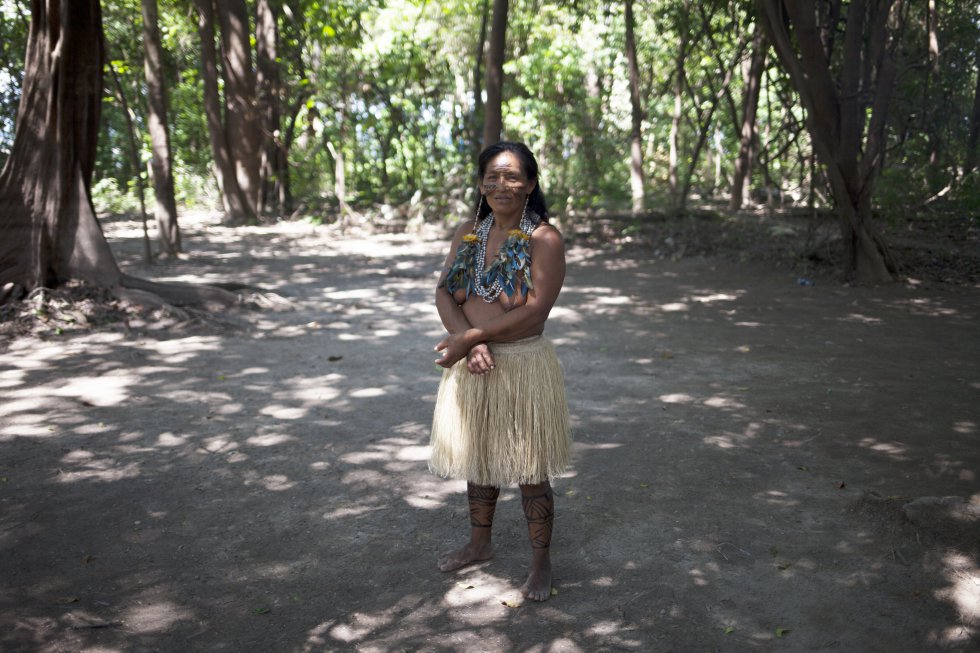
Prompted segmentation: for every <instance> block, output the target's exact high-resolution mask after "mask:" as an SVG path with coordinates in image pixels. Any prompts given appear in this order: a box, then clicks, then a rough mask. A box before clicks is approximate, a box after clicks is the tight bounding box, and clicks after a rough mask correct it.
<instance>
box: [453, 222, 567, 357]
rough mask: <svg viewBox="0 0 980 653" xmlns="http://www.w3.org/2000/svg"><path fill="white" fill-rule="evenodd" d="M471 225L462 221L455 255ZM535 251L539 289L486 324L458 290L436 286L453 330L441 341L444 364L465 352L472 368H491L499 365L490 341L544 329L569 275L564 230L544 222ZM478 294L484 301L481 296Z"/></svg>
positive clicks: (533, 273)
mask: <svg viewBox="0 0 980 653" xmlns="http://www.w3.org/2000/svg"><path fill="white" fill-rule="evenodd" d="M471 230H472V223H466V224H464V225H462V226H461V227H460V229H459V230H458V231H457V233H456V237H455V238H453V245H452V248H451V249H450V253H449V256H450V257H454V256H455V252H456V248H457V247H458V246H459V242H460V241H461V240H462V237H463V235H465V234H466V233H469V232H470V231H471ZM531 253H532V257H531V278H532V279H533V280H534V290H532V291H530V292H529V293H528V296H527V301H526V302H525V303H524V304H523V305H521V306H518V307H516V308H513V309H511V310H509V311H507V312H504V313H500V314H499V315H496V316H495V317H493V318H491V319H489V320H487V321H486V322H485V323H483V324H479V325H473V324H470V322H469V320H468V319H467V318H466V315H465V314H464V313H463V309H462V306H460V305H458V304H457V303H456V300H455V299H453V297H452V295H450V294H449V293H448V292H446V290H445V289H444V288H437V289H436V308H437V309H438V311H439V317H440V318H441V319H442V323H443V325H444V326H445V327H446V331H448V332H449V333H448V335H446V337H445V338H443V339H442V340H440V341H439V343H438V344H437V345H436V347H435V350H436V351H440V352H442V357H441V358H439V359H437V360H436V363H437V364H438V365H441V366H442V367H446V368H448V367H451V366H452V365H454V364H455V363H456V362H457V361H459V360H461V359H462V358H463V357H464V356H465V357H466V358H467V369H469V371H470V372H471V373H473V374H485V373H487V372H489V371H490V369H492V368H493V365H494V362H493V355H492V354H491V353H490V350H489V348H488V347H487V343H488V342H491V341H498V342H509V341H514V340H520V339H521V338H526V337H528V336H532V335H537V334H539V333H541V330H542V328H543V325H544V323H545V320H547V319H548V314H549V313H550V312H551V307H552V306H554V304H555V301H556V300H557V299H558V293H559V292H561V286H562V283H563V282H564V280H565V248H564V244H563V243H562V239H561V234H559V233H558V231H557V230H556V229H555V228H554V227H551V226H550V225H549V226H543V227H539V228H538V229H536V230H535V231H534V233H533V234H532V235H531ZM451 263H452V261H451V259H450V260H448V261H447V267H448V265H449V264H451ZM444 274H445V273H444ZM472 300H473V301H482V300H481V299H479V298H472Z"/></svg>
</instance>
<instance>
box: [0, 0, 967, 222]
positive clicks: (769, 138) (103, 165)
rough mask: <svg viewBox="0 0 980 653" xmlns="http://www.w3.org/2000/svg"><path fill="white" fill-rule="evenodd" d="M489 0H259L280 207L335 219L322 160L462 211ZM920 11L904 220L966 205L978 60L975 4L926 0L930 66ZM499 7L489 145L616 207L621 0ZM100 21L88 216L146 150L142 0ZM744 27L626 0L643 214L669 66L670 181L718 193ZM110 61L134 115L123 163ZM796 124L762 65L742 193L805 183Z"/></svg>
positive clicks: (7, 80)
mask: <svg viewBox="0 0 980 653" xmlns="http://www.w3.org/2000/svg"><path fill="white" fill-rule="evenodd" d="M158 2H159V10H160V30H161V36H162V40H163V45H164V49H165V51H166V60H165V62H164V64H165V65H164V67H165V76H166V84H167V88H168V93H169V111H170V123H171V124H170V129H171V143H172V147H173V153H174V165H175V173H176V174H175V179H176V184H177V195H178V201H180V202H181V203H183V204H185V205H187V204H191V205H198V204H200V205H205V206H216V205H217V204H218V197H217V193H216V190H215V184H214V179H213V174H212V160H211V146H210V139H209V132H208V127H207V123H206V120H205V116H204V111H203V109H202V105H203V100H202V94H203V83H202V80H201V70H200V44H199V42H198V34H197V25H196V21H197V12H196V9H195V7H194V3H192V2H190V1H189V0H158ZM250 4H251V5H252V6H253V7H254V3H250ZM490 4H491V3H488V2H487V1H486V0H335V1H332V2H324V1H323V0H292V1H290V2H279V1H276V2H273V6H274V7H275V8H276V12H277V19H278V29H279V44H278V48H279V49H278V61H277V63H278V65H279V67H280V71H281V75H282V80H283V85H282V86H283V91H282V96H281V97H280V98H279V99H280V100H281V104H282V116H281V123H280V126H279V132H278V137H279V139H280V142H282V143H283V146H284V147H285V148H287V149H288V156H289V170H290V187H291V190H292V193H293V196H294V197H295V201H296V203H297V204H298V205H301V206H303V207H305V213H306V214H308V215H309V216H311V219H316V220H323V221H330V220H332V219H334V218H335V217H336V214H337V212H338V210H339V207H340V202H339V198H338V197H337V190H338V189H337V185H336V179H335V166H336V158H335V157H336V156H341V157H342V158H343V161H344V164H345V165H344V173H345V182H346V185H345V188H344V192H345V198H344V199H345V200H346V202H347V203H348V204H350V205H353V206H355V207H370V206H373V205H378V204H381V205H392V204H405V203H409V202H412V208H411V209H410V210H411V211H414V212H415V214H424V215H425V216H426V217H427V218H428V219H444V220H449V221H452V220H454V219H456V218H458V217H460V216H458V215H456V213H458V212H459V211H460V206H468V205H469V204H470V203H471V202H470V200H471V199H472V192H473V186H474V183H473V182H474V179H473V176H472V175H473V167H474V154H475V141H476V140H477V139H478V138H479V137H480V133H481V125H480V124H479V122H480V114H479V109H480V99H479V98H477V97H476V96H475V94H474V68H475V65H476V58H477V52H478V47H479V45H480V44H479V43H478V41H479V37H480V27H481V21H482V20H483V19H484V18H485V16H484V12H485V11H487V10H488V8H489V6H490ZM925 7H926V3H905V7H904V8H903V13H902V15H901V17H900V18H901V20H900V21H896V22H895V24H896V25H901V26H902V29H903V30H904V31H903V32H902V33H901V34H900V39H901V40H900V46H901V47H897V48H896V49H895V52H896V54H897V55H898V57H899V60H898V62H897V63H898V68H899V71H900V74H899V78H898V84H897V87H896V91H895V94H894V101H893V106H892V110H891V112H890V114H889V116H890V122H889V129H888V132H887V137H888V143H889V148H888V154H887V158H886V160H885V164H884V167H883V169H882V171H881V178H880V183H878V185H877V191H876V196H875V204H876V206H877V207H878V209H879V210H880V211H881V212H883V213H884V214H885V215H898V214H901V213H902V212H903V211H907V210H908V207H914V206H918V205H920V204H921V203H922V202H923V201H924V200H925V199H927V198H929V197H931V196H933V195H935V194H936V193H938V192H940V191H941V190H942V189H944V188H946V187H949V188H950V189H951V190H950V192H949V193H948V194H947V196H948V197H949V198H955V200H956V201H957V202H961V203H962V205H963V206H975V202H976V198H977V196H978V192H977V190H976V186H977V183H976V178H977V175H976V173H974V175H973V176H972V177H969V178H967V179H965V180H964V179H962V165H963V161H964V160H965V158H966V151H965V144H966V142H967V140H968V139H967V136H968V133H969V129H970V119H969V117H970V112H971V107H972V102H973V100H974V97H973V95H974V92H975V89H976V75H977V66H976V62H977V60H978V56H980V53H978V47H977V43H978V42H980V9H977V8H976V7H972V6H966V5H958V4H956V3H937V7H938V11H939V16H938V30H937V34H938V41H939V44H940V49H941V54H940V59H939V65H938V68H936V67H933V66H932V65H931V64H930V59H929V53H928V49H927V48H928V38H927V33H926V24H927V22H926V15H925V12H926V9H925ZM28 10H29V7H28V3H26V2H25V0H0V162H2V158H3V156H4V154H5V151H6V149H7V148H9V145H10V143H11V140H12V137H13V124H12V120H13V116H14V115H15V114H16V105H17V98H18V94H19V89H20V75H21V74H22V69H23V51H24V47H25V43H26V38H27V17H28ZM509 16H510V18H509V25H508V33H507V50H508V53H507V64H506V68H505V79H504V136H505V137H506V138H509V139H513V140H523V141H526V142H527V143H528V144H529V145H530V146H531V148H532V149H533V150H534V151H535V153H536V154H537V155H538V158H539V162H540V163H541V167H542V186H543V188H544V189H545V191H546V193H547V195H548V199H549V203H550V204H551V206H552V208H553V209H556V210H558V211H559V212H560V211H563V210H564V209H565V208H566V207H567V208H577V209H585V208H609V209H623V208H626V207H628V206H629V203H630V188H629V158H630V153H629V137H630V117H631V104H630V95H629V84H628V77H627V67H626V56H625V43H624V33H625V16H624V9H623V5H622V3H599V2H595V1H593V0H584V1H581V2H575V3H568V2H540V1H536V2H533V3H511V6H510V13H509ZM486 18H489V16H486ZM103 20H104V29H105V34H106V43H107V48H108V58H109V60H110V61H111V67H110V69H109V70H107V78H106V87H107V89H108V92H107V95H106V98H105V101H104V104H103V117H102V121H103V122H102V131H101V135H100V141H99V151H98V157H97V173H96V179H97V183H96V187H95V189H94V190H93V192H94V194H95V196H96V199H97V202H98V203H99V205H100V208H104V209H106V210H125V211H131V210H135V209H136V208H137V207H138V203H137V201H136V197H135V191H134V188H135V182H136V178H137V175H140V174H143V175H144V176H145V175H146V162H147V161H148V159H149V154H150V152H149V138H148V136H147V135H146V124H145V107H146V98H145V84H144V81H143V75H144V73H143V47H142V31H141V25H142V15H141V11H140V0H115V1H114V2H111V3H110V2H103ZM754 23H755V18H754V16H753V13H752V6H751V3H747V2H744V1H740V0H736V1H731V0H729V1H728V2H724V1H721V0H713V1H712V2H699V3H678V2H673V1H670V0H647V1H646V2H644V3H642V4H640V5H637V6H636V25H635V35H636V43H637V50H638V53H637V54H638V59H639V67H640V77H641V80H640V84H641V89H642V93H641V95H642V103H643V111H644V121H643V141H644V148H643V154H644V166H645V173H646V179H647V194H648V198H649V199H650V200H651V201H648V205H649V206H651V207H655V206H657V205H660V204H667V203H668V202H670V201H671V199H672V198H670V197H669V191H668V171H669V169H670V163H671V162H670V154H671V153H670V147H669V143H670V135H671V129H672V121H673V117H674V111H675V108H674V106H675V97H674V92H675V87H676V84H677V82H678V71H679V65H680V64H683V76H682V77H681V78H680V81H681V82H682V84H681V86H682V93H681V98H680V99H681V109H680V122H679V125H678V129H679V133H678V137H677V142H678V146H679V147H678V151H677V152H676V157H677V165H678V168H679V174H680V176H681V177H682V182H683V181H688V182H689V183H690V186H691V187H692V188H695V189H698V190H699V192H700V194H701V195H704V196H707V195H709V194H711V193H716V194H717V193H720V194H721V195H722V196H723V195H724V194H725V193H726V192H727V190H728V186H729V180H730V177H731V175H732V172H733V161H734V158H735V153H736V152H737V150H738V146H739V134H740V128H741V125H740V124H739V120H740V113H741V110H742V107H741V99H742V96H743V93H744V88H743V84H744V82H743V75H742V71H743V66H744V65H745V63H746V60H747V57H748V54H749V48H748V45H749V44H748V39H749V38H750V37H751V35H752V34H753V31H754ZM682 41H683V42H684V43H685V46H684V50H683V59H682V60H679V58H678V57H679V54H681V52H682V51H681V49H680V44H681V42H682ZM483 64H484V66H485V64H486V60H485V57H484V59H483ZM834 65H835V66H843V65H848V62H843V61H835V62H834ZM110 71H111V73H113V74H115V75H117V76H118V78H119V82H120V85H121V86H122V90H123V93H125V95H126V99H127V101H128V102H129V105H130V109H131V112H132V119H133V122H134V125H135V128H136V130H137V134H138V140H139V143H138V148H139V153H138V156H139V161H138V162H136V163H134V162H133V161H132V160H131V156H130V146H129V134H128V128H127V123H126V116H125V114H124V113H123V107H122V103H121V102H120V101H119V99H118V98H117V97H116V96H115V95H116V92H115V83H114V81H113V77H112V76H111V74H110ZM483 77H484V78H483V83H484V84H485V82H486V79H485V73H483ZM726 78H730V80H729V81H730V83H729V86H728V88H727V89H725V88H723V87H722V82H723V81H724V80H725V79H726ZM804 119H805V115H804V112H803V110H802V108H801V107H800V105H799V101H798V99H797V98H796V96H795V94H794V93H793V91H792V89H791V87H790V85H789V83H788V80H787V77H786V76H785V74H783V72H782V71H781V70H780V67H779V64H778V62H777V61H775V60H774V57H773V56H770V58H769V60H768V63H767V66H766V71H765V75H764V82H763V88H762V94H761V98H760V103H759V110H758V120H757V123H758V124H757V128H758V133H759V143H758V159H757V160H758V165H757V166H756V168H755V172H754V184H755V185H757V186H766V187H775V188H781V189H784V190H786V189H793V188H802V187H807V188H808V187H809V183H810V182H809V174H810V170H809V161H810V158H811V155H812V151H811V150H812V148H811V145H810V142H809V139H808V137H807V135H806V131H805V129H803V121H804ZM699 141H703V144H702V145H701V147H700V149H698V144H699ZM692 162H694V163H693V165H692ZM688 175H689V177H688ZM467 193H469V194H467ZM716 196H717V195H716ZM423 206H424V207H426V208H425V209H424V210H423V209H422V208H421V207H423ZM385 215H387V213H385Z"/></svg>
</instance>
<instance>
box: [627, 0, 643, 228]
mask: <svg viewBox="0 0 980 653" xmlns="http://www.w3.org/2000/svg"><path fill="white" fill-rule="evenodd" d="M633 24H634V20H633V0H626V60H627V62H628V65H629V79H630V108H631V117H632V121H631V124H632V129H631V130H630V190H631V193H630V195H631V197H632V198H633V214H634V215H637V214H639V213H642V212H643V200H644V191H643V105H642V103H641V100H640V66H639V64H638V63H637V59H636V37H635V36H634V34H633Z"/></svg>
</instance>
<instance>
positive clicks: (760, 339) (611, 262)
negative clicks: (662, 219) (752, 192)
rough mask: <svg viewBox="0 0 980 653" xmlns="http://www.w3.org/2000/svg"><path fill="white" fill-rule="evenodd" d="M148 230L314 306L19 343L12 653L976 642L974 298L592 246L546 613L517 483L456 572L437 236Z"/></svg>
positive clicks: (297, 229)
mask: <svg viewBox="0 0 980 653" xmlns="http://www.w3.org/2000/svg"><path fill="white" fill-rule="evenodd" d="M129 229H132V230H133V232H134V233H137V234H138V232H137V231H135V229H134V228H132V225H127V224H124V223H123V224H119V225H117V227H116V230H115V232H113V231H112V229H110V236H112V237H113V241H114V243H115V246H116V247H117V251H119V252H120V257H121V258H122V259H123V260H124V261H125V262H126V264H127V266H128V269H129V270H131V271H136V272H137V273H139V274H146V275H151V276H154V277H157V278H162V279H182V280H202V279H210V280H224V281H227V280H234V281H237V282H241V283H244V284H249V285H253V286H256V287H261V288H263V289H266V290H272V291H275V292H277V293H279V294H281V295H282V296H283V297H285V298H287V299H288V300H289V302H290V303H291V306H292V309H291V310H288V311H278V312H271V311H267V312H254V313H248V314H245V315H244V316H243V318H242V319H243V320H244V321H246V322H248V323H249V325H250V326H249V328H248V329H243V330H239V331H233V332H226V331H222V330H209V329H207V328H204V327H202V328H200V329H197V330H196V331H194V330H192V331H187V330H166V329H154V328H153V325H136V326H133V325H130V328H129V329H128V330H126V329H123V328H121V327H120V328H118V329H112V328H108V329H103V330H101V331H96V332H91V333H86V332H79V333H72V334H69V335H66V336H63V337H56V338H50V339H48V340H44V341H42V340H38V339H27V338H25V339H19V340H17V341H15V342H13V343H11V345H10V347H9V348H8V349H7V351H6V352H5V353H3V354H0V578H2V579H3V580H2V583H0V648H2V650H4V651H39V652H47V651H63V650H78V651H221V650H226V651H283V652H302V651H341V650H357V651H471V650H472V651H541V652H543V651H615V650H635V651H703V650H720V651H743V650H757V649H758V650H769V649H773V650H776V649H778V650H781V651H782V650H788V651H814V650H824V649H827V650H841V651H896V650H921V651H930V650H937V651H940V650H943V651H945V650H948V651H968V650H976V646H977V645H978V644H980V569H978V565H980V541H978V535H977V533H978V531H977V529H976V528H975V526H976V524H977V523H980V522H971V521H970V519H972V515H974V514H976V511H980V494H978V493H977V492H978V491H977V487H978V478H977V474H978V464H977V462H978V461H980V444H978V438H977V433H978V429H980V413H978V409H977V406H978V405H980V402H978V399H980V337H978V335H977V331H976V327H975V325H976V319H977V315H976V310H977V307H978V306H980V302H978V301H977V299H978V291H977V289H970V288H949V287H945V286H941V285H935V286H932V287H924V286H922V285H919V286H906V285H895V286H892V287H886V288H870V289H866V288H846V287H841V286H839V285H834V284H829V283H828V284H822V283H821V284H818V285H816V286H808V287H802V286H798V285H797V284H796V283H795V277H788V276H786V275H784V274H782V273H773V272H772V271H769V270H765V269H762V268H759V267H753V266H752V265H749V264H741V265H739V264H736V263H733V262H719V261H715V260H712V259H689V260H682V261H677V262H646V261H643V260H642V259H640V258H638V257H635V256H631V257H624V256H614V255H610V254H608V253H607V254H603V253H599V252H597V251H594V250H588V249H578V248H573V249H572V250H571V251H570V252H569V261H570V268H569V269H570V274H569V278H568V280H567V283H566V288H565V290H564V292H563V294H562V297H561V299H560V301H559V306H558V307H557V308H556V309H555V311H554V313H553V316H552V320H551V321H550V322H549V331H548V332H549V335H550V337H551V338H552V339H553V340H554V341H555V342H556V343H557V345H558V349H559V353H560V356H561V357H562V360H563V363H564V366H565V370H566V376H567V386H568V392H569V399H570V403H571V408H572V413H573V420H574V435H575V439H576V446H575V461H574V466H573V468H572V469H571V470H570V471H569V473H568V475H567V476H566V477H565V478H563V479H561V480H559V481H557V482H556V483H555V488H556V493H557V494H558V505H557V508H558V522H557V526H556V538H555V541H554V548H553V556H554V561H555V565H556V574H557V577H556V589H557V592H558V593H557V595H556V596H554V597H553V598H552V599H551V600H550V601H549V602H547V603H545V604H541V605H537V604H535V605H529V604H522V603H521V602H520V600H519V594H518V592H517V588H518V587H519V586H520V584H521V582H522V581H523V576H522V574H523V573H525V564H526V561H527V558H528V556H529V550H528V547H527V545H526V543H525V539H524V538H525V535H524V525H523V521H522V520H523V517H522V514H521V511H520V506H519V502H518V497H517V492H516V490H515V489H514V488H510V489H505V490H504V492H503V494H502V503H501V506H500V508H499V509H498V512H497V514H498V518H497V525H496V529H495V543H496V548H497V556H496V558H495V559H494V560H492V561H490V562H487V563H482V564H481V565H478V566H475V567H472V568H469V569H466V570H463V571H461V572H459V573H456V574H448V575H443V574H439V573H438V572H437V571H435V566H434V565H435V560H436V558H437V555H438V554H439V553H440V552H442V551H444V550H447V549H449V548H451V547H453V546H454V545H456V543H457V542H458V541H459V539H460V538H461V537H462V536H463V535H464V534H465V531H466V529H467V524H468V519H467V514H466V509H465V506H464V504H463V496H462V492H461V491H462V488H463V486H462V484H461V483H459V482H453V481H443V480H441V479H438V478H436V477H433V476H431V475H430V474H428V472H427V469H426V463H425V460H426V455H427V449H426V445H427V439H428V422H429V418H430V414H431V410H432V403H433V400H434V394H435V390H436V387H437V384H438V378H439V373H438V370H437V368H436V366H435V365H434V364H433V363H432V360H433V359H434V358H435V356H434V354H433V353H432V351H431V349H432V345H433V344H434V342H435V341H436V340H438V338H439V337H440V334H441V327H440V325H439V323H438V319H437V317H436V315H435V312H434V310H433V309H432V307H431V298H432V290H431V286H432V282H433V274H434V271H435V270H436V269H437V268H438V266H439V265H440V264H441V258H442V256H443V255H444V252H442V248H443V244H442V243H440V242H435V241H430V240H427V239H420V238H412V237H408V236H397V235H387V236H373V237H363V238H348V239H338V238H336V237H335V236H334V235H333V234H332V232H329V231H327V230H324V229H318V228H315V227H312V226H309V225H305V226H304V225H297V224H291V225H279V226H276V227H266V228H255V229H251V230H244V231H242V230H238V231H234V230H224V229H222V228H219V227H216V226H214V225H208V224H202V225H200V226H199V228H198V231H197V233H195V232H194V230H193V229H192V230H191V233H190V238H189V239H188V240H189V242H191V243H194V244H195V248H194V249H192V251H191V252H190V253H189V255H188V258H187V259H186V260H183V261H180V262H176V263H171V264H167V265H161V266H156V267H155V268H154V269H152V270H149V269H143V268H141V266H140V265H139V264H138V263H137V262H136V259H135V258H134V257H135V255H136V254H138V252H139V251H140V250H139V243H138V238H137V237H135V236H133V235H132V234H130V232H129V231H127V230H129ZM205 238H206V240H204V239H205ZM198 243H199V244H198ZM949 496H953V497H961V498H962V499H963V500H964V503H962V504H955V503H945V504H939V503H929V502H928V501H927V502H926V503H925V505H926V506H927V507H926V508H925V509H920V510H919V511H918V512H914V513H913V512H910V511H908V510H905V508H906V507H907V506H909V505H910V504H911V503H913V501H914V500H916V499H920V504H919V505H922V504H921V497H949ZM930 506H931V507H930ZM971 510H972V511H973V512H971ZM910 647H911V648H910Z"/></svg>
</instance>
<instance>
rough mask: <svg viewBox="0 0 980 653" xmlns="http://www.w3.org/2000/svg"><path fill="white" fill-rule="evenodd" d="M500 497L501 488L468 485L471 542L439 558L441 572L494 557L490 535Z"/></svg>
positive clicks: (467, 497) (467, 496)
mask: <svg viewBox="0 0 980 653" xmlns="http://www.w3.org/2000/svg"><path fill="white" fill-rule="evenodd" d="M499 496H500V488H499V487H494V486H492V485H475V484H473V483H467V484H466V499H467V501H468V502H469V506H470V541H469V542H467V543H466V545H465V546H463V547H462V548H460V549H457V550H456V551H451V552H450V553H447V554H445V555H443V556H442V557H441V558H439V571H453V570H455V569H459V568H460V567H465V566H466V565H468V564H471V563H474V562H480V561H482V560H489V559H490V558H492V557H493V546H492V545H491V542H490V534H491V531H492V529H493V514H494V512H495V511H496V510H497V498H498V497H499Z"/></svg>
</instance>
